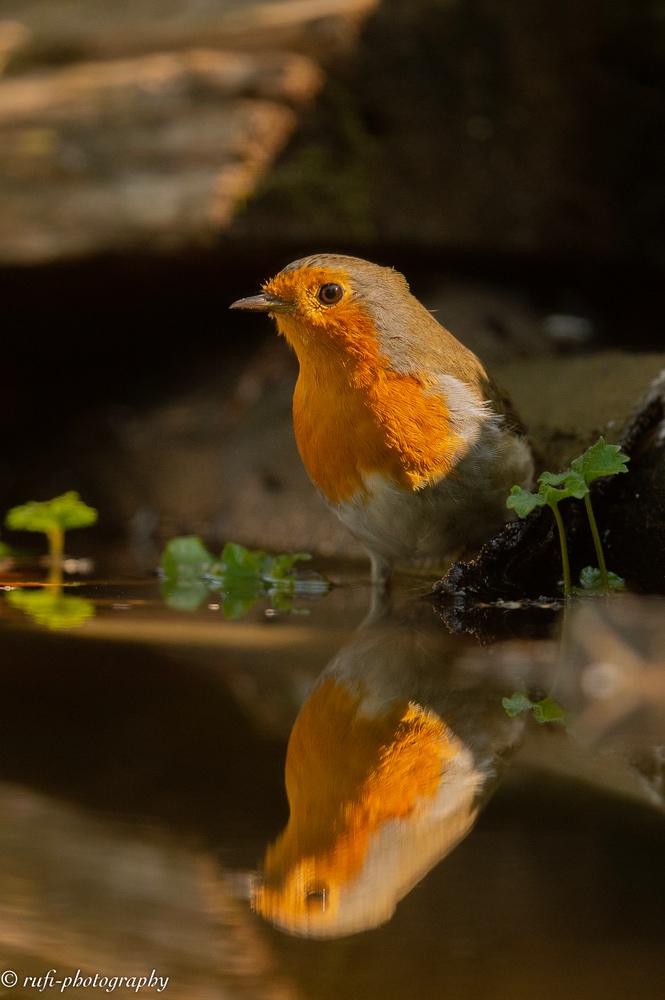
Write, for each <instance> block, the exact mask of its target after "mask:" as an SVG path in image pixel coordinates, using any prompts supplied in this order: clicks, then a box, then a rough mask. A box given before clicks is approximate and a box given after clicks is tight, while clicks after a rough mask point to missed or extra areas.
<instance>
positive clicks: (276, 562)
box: [267, 552, 312, 580]
mask: <svg viewBox="0 0 665 1000" xmlns="http://www.w3.org/2000/svg"><path fill="white" fill-rule="evenodd" d="M311 558H312V557H311V555H310V553H309V552H296V553H295V555H292V556H290V555H285V556H273V557H272V565H271V566H270V567H269V568H268V573H267V578H269V579H270V580H283V579H284V578H285V577H288V575H289V573H290V572H291V570H292V569H293V567H294V565H295V564H296V563H297V562H306V561H307V560H309V559H311Z"/></svg>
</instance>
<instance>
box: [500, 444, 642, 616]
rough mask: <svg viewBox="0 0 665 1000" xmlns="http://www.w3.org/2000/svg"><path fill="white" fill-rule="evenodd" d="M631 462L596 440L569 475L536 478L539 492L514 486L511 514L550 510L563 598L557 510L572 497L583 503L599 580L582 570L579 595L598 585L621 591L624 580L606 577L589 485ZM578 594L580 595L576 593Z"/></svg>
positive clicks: (564, 554)
mask: <svg viewBox="0 0 665 1000" xmlns="http://www.w3.org/2000/svg"><path fill="white" fill-rule="evenodd" d="M628 461H630V459H629V458H628V456H627V455H624V454H623V452H622V451H621V449H620V447H619V445H616V444H605V441H604V440H603V438H602V437H601V438H599V439H598V441H597V442H596V444H594V445H591V447H590V448H587V450H586V451H585V452H584V454H583V455H580V457H579V458H576V459H575V460H574V461H573V462H572V463H571V468H570V470H569V471H568V472H561V473H553V472H543V474H542V475H541V476H539V478H538V483H539V486H538V492H537V493H527V492H526V490H523V489H522V488H521V487H520V486H513V488H512V489H511V491H510V496H509V497H508V499H507V501H506V506H507V507H509V508H510V509H511V510H514V511H515V513H516V514H517V515H518V516H519V517H526V516H527V515H528V514H530V513H531V511H533V510H535V508H536V507H543V506H548V507H550V508H551V510H552V513H553V515H554V520H555V521H556V526H557V530H558V532H559V543H560V546H561V563H562V567H563V592H564V594H565V596H566V597H570V595H571V594H572V593H573V588H572V586H571V579H570V561H569V558H568V544H567V542H566V532H565V529H564V526H563V520H562V518H561V513H560V511H559V509H558V507H559V504H560V503H561V501H562V500H566V499H568V498H570V497H574V498H576V499H578V500H581V499H584V504H585V507H586V512H587V517H588V519H589V526H590V528H591V534H592V537H593V544H594V548H595V550H596V557H597V559H598V570H597V573H598V576H596V575H595V572H594V567H592V566H587V567H585V569H584V570H582V574H581V577H580V582H581V585H582V589H581V592H582V593H588V592H591V591H593V590H598V589H599V587H598V582H599V583H600V587H601V588H602V590H603V592H604V593H609V592H610V590H617V589H621V588H622V587H623V580H622V579H621V578H620V577H618V576H617V575H616V573H608V571H607V566H606V564H605V556H604V553H603V549H602V545H601V542H600V535H599V532H598V526H597V524H596V518H595V516H594V513H593V507H592V505H591V495H590V492H589V485H590V484H591V483H592V482H593V481H594V479H598V478H600V477H601V476H614V475H616V474H617V473H619V472H627V471H628V469H627V468H626V462H628ZM576 592H578V593H579V592H580V591H576Z"/></svg>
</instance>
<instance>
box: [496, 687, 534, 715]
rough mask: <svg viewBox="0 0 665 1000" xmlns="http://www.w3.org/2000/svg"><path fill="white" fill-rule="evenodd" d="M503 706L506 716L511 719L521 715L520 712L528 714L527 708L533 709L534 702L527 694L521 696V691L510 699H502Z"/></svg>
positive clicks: (516, 692)
mask: <svg viewBox="0 0 665 1000" xmlns="http://www.w3.org/2000/svg"><path fill="white" fill-rule="evenodd" d="M501 704H502V705H503V707H504V708H505V710H506V714H507V715H509V716H510V717H511V718H512V717H513V716H515V715H519V714H520V712H526V710H527V708H533V702H532V701H531V700H530V699H529V698H527V696H526V695H525V694H521V692H520V691H515V693H514V694H511V696H510V698H502V699H501Z"/></svg>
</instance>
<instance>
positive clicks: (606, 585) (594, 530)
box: [584, 493, 610, 594]
mask: <svg viewBox="0 0 665 1000" xmlns="http://www.w3.org/2000/svg"><path fill="white" fill-rule="evenodd" d="M584 506H585V507H586V512H587V517H588V518H589V524H590V526H591V534H592V535H593V544H594V547H595V549H596V558H597V559H598V568H599V569H600V578H601V580H602V583H603V590H604V591H605V593H606V594H609V592H610V581H609V579H608V576H607V566H606V565H605V556H604V555H603V547H602V545H601V544H600V535H599V534H598V525H597V524H596V518H595V517H594V513H593V507H592V506H591V497H590V495H589V494H588V493H586V494H585V496H584Z"/></svg>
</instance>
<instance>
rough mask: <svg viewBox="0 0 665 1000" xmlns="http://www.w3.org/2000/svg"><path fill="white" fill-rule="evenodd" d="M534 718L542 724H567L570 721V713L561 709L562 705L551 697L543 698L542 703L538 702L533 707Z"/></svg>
mask: <svg viewBox="0 0 665 1000" xmlns="http://www.w3.org/2000/svg"><path fill="white" fill-rule="evenodd" d="M533 717H534V719H535V720H536V722H540V723H541V724H542V723H544V722H564V723H565V722H566V721H567V720H568V712H566V710H565V709H563V708H561V705H557V703H556V702H555V701H554V700H553V699H552V698H550V697H549V695H548V697H547V698H543V700H542V701H537V702H536V703H535V705H534V706H533Z"/></svg>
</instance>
